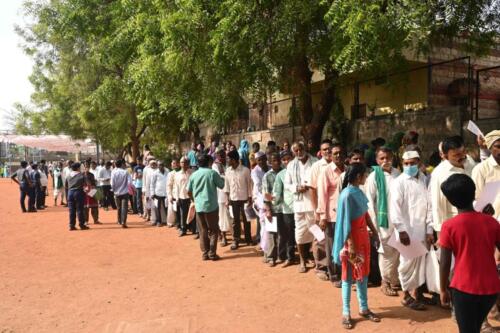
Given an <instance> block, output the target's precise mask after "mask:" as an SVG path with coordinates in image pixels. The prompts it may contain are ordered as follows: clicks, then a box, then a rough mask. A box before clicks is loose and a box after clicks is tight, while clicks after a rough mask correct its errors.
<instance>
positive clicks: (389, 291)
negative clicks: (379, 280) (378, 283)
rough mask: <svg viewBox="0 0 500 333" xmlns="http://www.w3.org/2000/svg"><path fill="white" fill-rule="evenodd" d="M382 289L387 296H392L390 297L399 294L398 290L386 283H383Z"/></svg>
mask: <svg viewBox="0 0 500 333" xmlns="http://www.w3.org/2000/svg"><path fill="white" fill-rule="evenodd" d="M380 290H381V291H382V293H383V294H384V295H385V296H390V297H394V296H398V292H397V291H396V290H394V289H392V288H391V286H389V285H386V284H384V285H382V287H381V288H380Z"/></svg>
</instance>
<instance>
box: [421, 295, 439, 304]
mask: <svg viewBox="0 0 500 333" xmlns="http://www.w3.org/2000/svg"><path fill="white" fill-rule="evenodd" d="M417 302H420V303H422V304H424V305H437V304H438V302H437V301H436V299H435V298H434V297H433V298H430V297H425V296H422V297H419V298H418V299H417Z"/></svg>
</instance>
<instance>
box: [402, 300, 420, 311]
mask: <svg viewBox="0 0 500 333" xmlns="http://www.w3.org/2000/svg"><path fill="white" fill-rule="evenodd" d="M401 304H402V305H403V306H406V307H407V308H409V309H412V310H415V311H423V310H425V305H423V304H422V303H420V302H419V301H417V300H416V299H414V298H413V297H410V298H407V299H403V300H402V301H401Z"/></svg>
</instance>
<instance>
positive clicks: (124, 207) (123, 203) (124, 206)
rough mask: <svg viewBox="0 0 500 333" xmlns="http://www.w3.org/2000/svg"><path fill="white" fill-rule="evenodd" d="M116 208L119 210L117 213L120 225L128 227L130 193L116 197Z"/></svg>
mask: <svg viewBox="0 0 500 333" xmlns="http://www.w3.org/2000/svg"><path fill="white" fill-rule="evenodd" d="M115 200H116V207H117V208H118V209H117V211H116V213H117V217H118V224H121V225H127V213H128V193H127V194H122V195H115Z"/></svg>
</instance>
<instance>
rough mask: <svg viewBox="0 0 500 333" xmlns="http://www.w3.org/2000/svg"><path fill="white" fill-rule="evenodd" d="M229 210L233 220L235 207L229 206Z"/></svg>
mask: <svg viewBox="0 0 500 333" xmlns="http://www.w3.org/2000/svg"><path fill="white" fill-rule="evenodd" d="M227 209H228V210H229V216H231V218H232V219H234V214H233V206H231V205H229V207H227Z"/></svg>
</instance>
